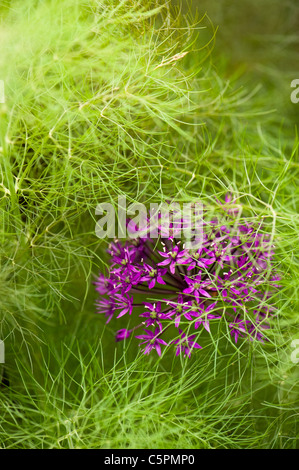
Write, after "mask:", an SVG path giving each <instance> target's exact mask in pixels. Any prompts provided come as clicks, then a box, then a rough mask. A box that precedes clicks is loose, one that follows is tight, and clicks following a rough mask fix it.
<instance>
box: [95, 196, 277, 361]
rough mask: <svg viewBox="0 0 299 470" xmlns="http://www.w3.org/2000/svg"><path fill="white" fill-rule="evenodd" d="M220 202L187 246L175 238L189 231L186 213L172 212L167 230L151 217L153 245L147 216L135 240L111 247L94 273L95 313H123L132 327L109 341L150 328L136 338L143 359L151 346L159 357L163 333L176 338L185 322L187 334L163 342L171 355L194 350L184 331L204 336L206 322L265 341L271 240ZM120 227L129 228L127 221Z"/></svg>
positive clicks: (270, 310)
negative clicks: (104, 270)
mask: <svg viewBox="0 0 299 470" xmlns="http://www.w3.org/2000/svg"><path fill="white" fill-rule="evenodd" d="M219 204H220V206H221V209H222V210H221V215H220V216H219V217H218V216H217V217H216V216H215V215H213V216H212V218H211V217H210V218H209V217H208V210H207V209H205V210H204V212H203V213H204V217H203V224H202V229H201V231H200V232H199V233H197V234H196V235H192V236H191V240H192V244H191V248H190V249H189V247H188V248H186V246H188V245H187V244H184V243H183V242H182V245H181V241H180V240H179V241H178V240H177V238H176V237H178V236H179V233H180V230H179V229H180V228H182V227H190V222H191V219H190V214H188V216H187V217H182V216H181V214H180V211H177V212H176V211H174V212H175V214H174V215H175V216H176V220H175V221H172V222H171V223H170V226H169V227H167V226H166V222H167V217H166V218H164V217H162V214H160V213H159V214H158V217H157V233H158V235H159V237H160V238H159V239H158V240H153V239H152V238H150V236H149V233H150V227H151V218H150V217H147V218H146V221H145V222H144V229H145V230H144V233H143V234H142V235H141V236H140V237H137V238H136V239H128V240H125V241H119V240H114V241H113V242H112V243H110V245H109V248H108V254H109V255H110V269H109V273H108V275H107V276H104V275H103V274H100V275H99V276H98V278H97V280H96V281H95V283H94V284H95V289H96V291H97V292H98V294H99V295H100V298H99V299H98V300H97V301H96V308H97V311H98V313H100V314H103V315H104V316H105V317H106V318H107V323H108V322H110V321H111V319H112V318H113V317H116V318H120V317H123V316H125V315H126V314H129V315H131V322H134V321H136V323H137V322H138V323H137V324H135V326H133V328H131V329H122V330H119V331H118V332H117V333H116V341H121V340H123V339H125V338H128V337H129V336H130V334H131V333H132V331H135V330H137V329H139V328H142V327H144V326H146V327H153V328H155V330H154V331H151V330H148V329H145V330H144V334H142V335H139V336H136V337H137V338H139V339H141V340H142V342H141V343H140V345H143V346H144V348H143V351H144V353H145V354H148V353H150V351H151V350H152V349H156V351H157V353H158V354H159V355H161V345H167V342H166V341H165V339H164V338H163V337H164V335H165V332H166V331H167V335H171V334H174V335H175V334H176V331H177V328H179V327H181V328H182V327H183V326H182V325H184V327H186V331H185V332H184V331H182V330H181V329H179V331H180V338H179V339H175V340H173V341H170V343H169V344H173V345H176V355H178V354H180V353H181V352H182V353H184V355H185V356H187V357H190V354H191V350H192V349H200V346H199V344H197V343H196V342H195V334H191V335H190V336H189V331H190V329H193V330H197V329H198V328H199V327H203V329H202V333H203V334H206V332H208V333H209V334H211V331H210V321H211V320H213V322H217V323H219V330H220V329H221V328H225V329H226V328H229V331H230V335H231V337H232V338H233V340H234V341H235V342H236V343H237V342H238V340H239V339H240V338H243V339H247V340H249V341H260V342H264V341H265V340H267V339H266V337H265V331H266V330H267V329H269V328H270V320H271V319H273V316H274V314H275V313H276V310H275V308H274V307H273V306H272V305H271V298H272V296H273V294H274V292H275V290H276V289H278V288H279V287H280V281H281V274H280V273H279V272H277V271H276V270H275V269H274V268H273V265H272V263H273V257H274V246H273V245H272V240H271V237H270V236H269V235H267V234H264V233H262V232H263V231H262V226H261V223H256V224H255V223H253V222H251V221H250V222H248V221H246V220H245V219H244V218H243V219H242V223H239V222H238V219H237V218H236V217H235V215H236V214H237V213H238V214H240V213H241V210H242V206H241V205H237V204H236V203H235V201H233V199H232V196H231V195H227V196H226V198H225V203H224V204H222V203H219ZM219 212H220V211H219ZM127 226H128V227H131V228H133V229H134V230H135V229H136V226H135V222H134V221H132V223H131V224H130V220H129V219H128V220H127ZM168 229H169V230H168ZM135 232H136V230H135ZM136 233H138V232H136ZM139 233H140V232H139ZM150 235H151V237H153V235H152V234H150ZM189 241H190V240H189ZM195 242H198V243H197V244H196V245H195ZM181 246H182V248H181ZM162 306H163V307H162ZM216 308H217V314H216V313H214V310H216ZM140 318H142V321H141V323H140ZM162 325H163V326H162ZM204 330H206V332H205V331H204ZM187 332H188V336H187V335H186V334H187ZM216 334H217V333H216Z"/></svg>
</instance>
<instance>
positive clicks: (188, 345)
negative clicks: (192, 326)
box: [172, 329, 201, 357]
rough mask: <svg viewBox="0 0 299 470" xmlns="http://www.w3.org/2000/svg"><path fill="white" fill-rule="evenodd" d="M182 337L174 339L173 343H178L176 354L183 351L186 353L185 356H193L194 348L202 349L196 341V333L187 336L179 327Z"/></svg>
mask: <svg viewBox="0 0 299 470" xmlns="http://www.w3.org/2000/svg"><path fill="white" fill-rule="evenodd" d="M179 332H180V338H179V339H177V340H175V341H172V344H177V348H176V353H175V355H176V356H178V355H179V354H180V353H181V352H183V353H184V356H188V357H190V356H191V352H192V349H194V348H195V349H201V346H200V345H199V344H198V343H196V342H195V341H194V339H195V338H196V335H191V336H186V334H185V333H184V332H183V331H182V330H181V329H179Z"/></svg>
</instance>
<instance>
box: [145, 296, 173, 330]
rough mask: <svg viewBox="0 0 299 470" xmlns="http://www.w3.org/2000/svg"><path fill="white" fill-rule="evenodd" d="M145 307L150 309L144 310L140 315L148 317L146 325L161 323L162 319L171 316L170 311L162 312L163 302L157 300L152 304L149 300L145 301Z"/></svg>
mask: <svg viewBox="0 0 299 470" xmlns="http://www.w3.org/2000/svg"><path fill="white" fill-rule="evenodd" d="M143 303H144V305H145V307H146V308H147V309H148V311H147V312H143V313H141V314H140V317H144V318H146V321H145V324H146V326H151V325H154V324H155V323H158V324H159V325H161V323H160V322H161V320H165V319H168V318H169V313H168V314H167V313H166V312H165V313H164V312H161V302H157V303H154V304H151V303H149V302H143Z"/></svg>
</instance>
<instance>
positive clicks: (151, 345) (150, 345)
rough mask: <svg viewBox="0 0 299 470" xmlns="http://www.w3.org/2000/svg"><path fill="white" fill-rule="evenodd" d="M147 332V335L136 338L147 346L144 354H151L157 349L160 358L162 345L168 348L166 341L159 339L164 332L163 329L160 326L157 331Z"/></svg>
mask: <svg viewBox="0 0 299 470" xmlns="http://www.w3.org/2000/svg"><path fill="white" fill-rule="evenodd" d="M143 331H145V332H146V334H145V335H139V336H136V338H138V339H142V340H143V341H142V342H141V343H140V345H141V344H145V345H146V346H145V348H144V350H143V352H144V354H149V353H150V352H151V350H152V349H155V350H156V351H157V353H158V355H159V356H161V344H164V345H165V346H167V343H166V341H164V340H163V339H161V338H159V335H160V334H161V332H162V327H161V326H160V325H159V326H157V328H156V329H155V331H150V330H145V329H144V330H143Z"/></svg>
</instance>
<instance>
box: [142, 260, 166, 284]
mask: <svg viewBox="0 0 299 470" xmlns="http://www.w3.org/2000/svg"><path fill="white" fill-rule="evenodd" d="M143 267H144V270H145V274H144V275H143V276H142V277H141V281H142V282H146V281H147V282H148V288H149V289H152V288H153V287H155V285H156V282H158V284H164V285H165V284H166V282H165V281H164V280H163V278H162V276H164V275H165V274H166V273H167V269H161V268H156V267H155V268H153V267H152V266H150V265H149V264H146V263H143Z"/></svg>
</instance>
